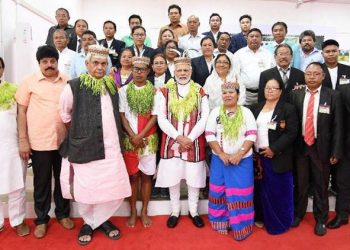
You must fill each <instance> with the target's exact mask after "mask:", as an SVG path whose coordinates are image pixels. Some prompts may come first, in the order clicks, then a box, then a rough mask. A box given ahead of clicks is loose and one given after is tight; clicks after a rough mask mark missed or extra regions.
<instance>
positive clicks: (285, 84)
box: [0, 5, 350, 245]
mask: <svg viewBox="0 0 350 250" xmlns="http://www.w3.org/2000/svg"><path fill="white" fill-rule="evenodd" d="M168 15H169V19H170V24H169V25H166V26H164V27H162V28H161V29H160V33H159V39H158V48H157V49H153V48H151V44H150V40H149V38H148V37H147V36H146V30H145V28H144V27H142V26H141V25H142V20H141V17H140V16H138V15H132V16H130V18H129V25H130V28H131V34H130V35H127V36H125V37H124V38H123V41H118V40H116V39H114V35H115V32H116V25H115V23H113V22H112V21H106V22H105V23H104V25H103V29H104V33H105V36H106V37H105V39H102V40H99V41H97V39H96V35H95V33H94V32H93V31H90V30H88V23H87V22H86V21H85V20H83V19H79V20H77V21H76V22H75V25H74V27H73V26H70V25H68V20H69V13H68V11H67V10H66V9H63V8H60V9H58V10H57V11H56V19H57V22H58V25H57V26H54V27H52V28H50V30H49V34H48V38H47V41H46V43H47V45H44V46H41V47H39V48H38V50H37V53H36V59H37V61H38V64H39V68H40V70H39V71H38V72H36V73H33V74H32V75H30V76H27V77H26V78H25V79H23V81H22V82H21V83H20V85H19V86H17V85H15V84H12V83H8V82H5V81H1V83H0V119H1V123H0V128H1V129H0V135H1V138H3V143H2V144H1V150H0V152H1V153H0V160H1V162H2V167H1V172H0V194H8V196H9V202H8V204H9V219H10V224H11V226H12V227H14V228H15V229H16V232H17V234H18V235H19V236H25V235H28V234H29V233H30V229H29V227H28V225H27V224H26V223H25V221H24V218H25V209H24V207H25V206H24V204H25V176H26V163H27V161H28V160H29V159H31V162H32V168H33V174H34V208H35V213H36V215H37V218H36V219H35V224H36V227H35V231H34V236H35V237H36V238H43V237H44V236H45V235H46V233H47V229H48V222H49V220H50V217H49V215H48V213H49V210H50V206H51V192H52V190H51V187H52V184H51V179H52V175H53V176H54V192H53V193H54V195H53V197H54V201H55V205H56V207H55V215H56V218H57V220H58V222H59V223H60V224H61V225H62V226H63V227H64V228H66V229H72V228H74V222H73V221H72V220H71V219H70V218H69V214H70V202H69V199H74V200H75V202H76V203H77V206H78V212H79V214H80V216H81V217H82V218H83V220H84V225H83V226H82V227H81V229H80V231H79V234H78V238H77V240H78V243H79V244H81V245H87V244H89V243H90V242H91V240H92V239H93V234H94V232H95V231H96V230H98V231H101V232H103V233H104V234H105V235H106V236H107V237H108V238H109V239H112V240H117V239H119V238H120V237H121V232H120V230H119V229H118V227H117V226H116V225H114V224H113V223H112V222H111V221H110V220H109V219H110V217H111V216H113V214H114V213H115V212H116V211H117V210H118V209H119V207H120V205H121V204H122V202H123V200H124V198H127V197H128V200H129V204H130V216H129V218H128V219H127V221H126V225H127V226H128V227H130V228H133V227H135V225H136V223H137V219H138V214H139V213H138V211H137V208H136V201H137V198H138V196H139V195H140V197H141V200H142V208H141V211H140V219H141V223H142V225H143V226H144V227H149V226H151V224H152V220H151V218H150V217H149V216H148V211H147V209H148V204H149V200H150V197H151V191H152V178H153V176H155V177H156V182H155V187H159V188H169V194H170V205H171V214H170V216H169V218H168V220H167V226H168V227H169V228H174V227H176V226H177V224H178V222H179V219H180V214H181V203H180V189H181V180H185V181H186V186H187V192H188V210H189V212H188V216H189V217H190V219H191V220H192V222H193V224H194V225H195V226H196V227H199V228H201V227H203V226H204V221H203V219H202V218H201V216H200V215H199V213H198V202H199V193H200V189H201V188H204V187H205V186H206V178H207V172H208V169H209V197H208V218H209V221H210V224H211V226H212V228H213V230H215V231H218V232H219V233H220V234H228V233H229V231H232V232H233V237H234V239H236V240H243V239H245V238H247V237H248V236H249V235H250V234H251V233H252V232H253V226H254V223H255V225H256V226H258V227H265V228H266V230H267V232H268V233H270V234H281V233H284V232H286V231H288V230H289V229H290V228H291V227H297V226H298V225H299V224H300V223H301V221H302V219H303V217H304V215H305V213H306V208H307V202H308V192H309V190H311V192H312V194H313V198H314V202H313V213H314V217H315V221H316V224H315V228H314V232H315V234H316V235H318V236H323V235H325V234H326V228H330V229H334V228H338V227H340V226H342V225H345V224H348V215H349V206H350V182H349V181H348V180H349V179H350V170H349V169H348V167H349V164H350V155H349V150H346V149H347V148H348V147H349V146H350V144H349V143H350V138H349V137H350V136H349V131H350V128H349V124H350V121H349V117H350V67H349V66H346V65H343V64H340V63H338V59H337V57H338V55H339V44H338V42H337V41H335V40H333V39H330V40H326V41H324V42H323V43H322V51H320V50H318V49H316V48H315V47H314V46H315V34H314V33H313V32H312V31H310V30H307V31H304V32H302V34H301V35H300V40H299V42H300V44H287V43H286V41H285V37H286V34H287V25H286V24H285V23H283V22H277V23H275V24H274V25H273V26H272V34H273V36H274V41H273V43H271V44H270V45H269V46H267V47H266V48H265V47H262V46H261V42H262V33H261V31H260V30H259V29H258V28H251V21H252V18H251V17H250V16H249V15H243V16H242V17H241V18H240V19H239V21H240V24H241V29H242V32H241V33H239V34H237V35H233V36H231V35H230V34H229V33H228V32H222V31H220V25H221V22H222V18H221V16H220V15H219V14H217V13H213V14H212V15H211V16H210V18H209V24H210V27H211V30H210V31H209V32H206V33H203V34H199V33H198V27H199V25H200V23H199V19H198V17H196V16H194V15H191V16H190V17H189V18H188V20H187V25H184V24H181V23H180V17H181V8H180V7H179V6H178V5H171V6H169V8H168ZM147 38H148V39H147ZM124 47H126V48H124ZM69 48H70V49H69ZM72 50H73V51H72ZM0 59H1V60H0V64H1V65H0V77H1V76H2V74H3V70H4V68H5V63H4V61H3V59H2V58H0ZM208 156H210V157H208ZM208 166H209V167H208ZM332 169H333V172H334V173H333V176H332V177H333V178H334V179H335V183H336V186H337V197H336V198H337V201H336V216H335V218H333V219H332V220H331V221H328V210H329V205H328V184H329V175H330V171H331V170H332ZM139 193H140V194H139ZM3 221H4V219H3V209H2V207H0V231H2V230H3V229H4V227H3V224H4V223H3Z"/></svg>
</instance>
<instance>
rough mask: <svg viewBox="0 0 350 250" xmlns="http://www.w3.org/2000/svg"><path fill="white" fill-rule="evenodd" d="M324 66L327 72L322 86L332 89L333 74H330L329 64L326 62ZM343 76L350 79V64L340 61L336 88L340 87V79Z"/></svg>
mask: <svg viewBox="0 0 350 250" xmlns="http://www.w3.org/2000/svg"><path fill="white" fill-rule="evenodd" d="M322 66H323V70H324V72H325V74H326V76H325V78H324V80H323V82H322V86H324V87H328V88H331V89H332V79H331V75H330V74H329V71H328V68H327V65H326V64H325V63H324V64H323V65H322ZM343 76H346V78H348V79H350V66H347V65H345V64H341V63H338V76H337V83H336V85H335V86H336V89H337V88H338V87H339V79H340V78H342V77H343Z"/></svg>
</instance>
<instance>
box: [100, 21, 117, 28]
mask: <svg viewBox="0 0 350 250" xmlns="http://www.w3.org/2000/svg"><path fill="white" fill-rule="evenodd" d="M107 23H110V24H112V25H113V28H114V30H117V25H116V24H115V22H113V21H111V20H107V21H105V22H104V23H103V28H104V27H105V25H106V24H107Z"/></svg>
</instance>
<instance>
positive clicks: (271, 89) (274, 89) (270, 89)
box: [265, 87, 281, 91]
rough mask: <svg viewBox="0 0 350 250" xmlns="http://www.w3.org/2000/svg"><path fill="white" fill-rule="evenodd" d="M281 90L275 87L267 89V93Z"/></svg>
mask: <svg viewBox="0 0 350 250" xmlns="http://www.w3.org/2000/svg"><path fill="white" fill-rule="evenodd" d="M279 89H281V88H275V87H265V90H266V91H276V90H279Z"/></svg>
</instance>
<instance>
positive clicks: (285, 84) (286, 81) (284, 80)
mask: <svg viewBox="0 0 350 250" xmlns="http://www.w3.org/2000/svg"><path fill="white" fill-rule="evenodd" d="M281 72H282V73H283V76H282V81H283V83H284V86H287V83H288V76H287V73H288V69H282V68H281Z"/></svg>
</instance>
